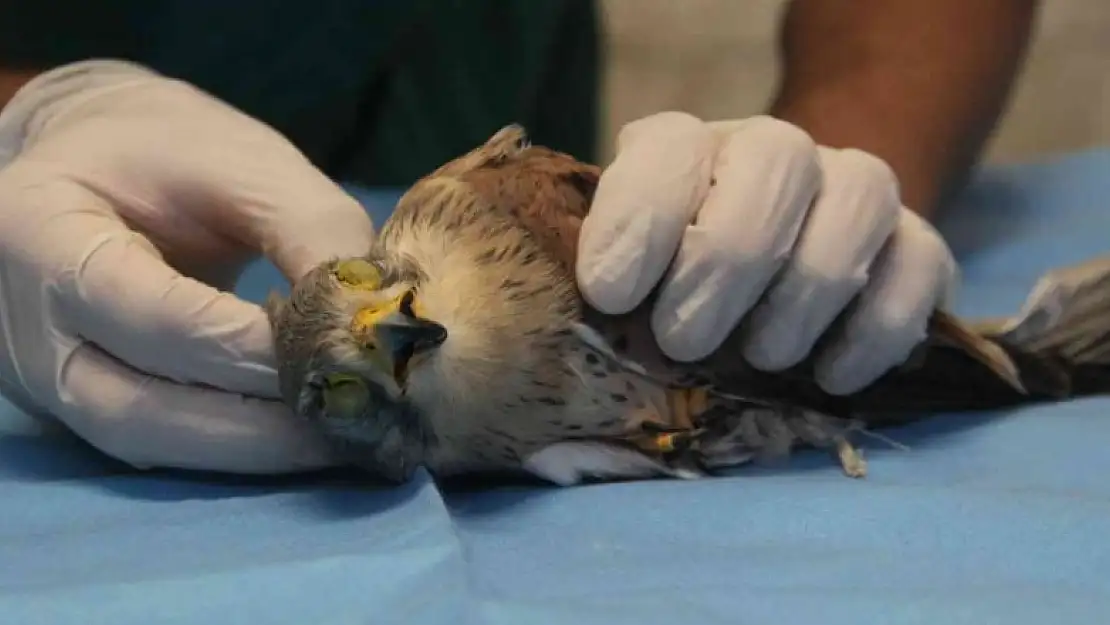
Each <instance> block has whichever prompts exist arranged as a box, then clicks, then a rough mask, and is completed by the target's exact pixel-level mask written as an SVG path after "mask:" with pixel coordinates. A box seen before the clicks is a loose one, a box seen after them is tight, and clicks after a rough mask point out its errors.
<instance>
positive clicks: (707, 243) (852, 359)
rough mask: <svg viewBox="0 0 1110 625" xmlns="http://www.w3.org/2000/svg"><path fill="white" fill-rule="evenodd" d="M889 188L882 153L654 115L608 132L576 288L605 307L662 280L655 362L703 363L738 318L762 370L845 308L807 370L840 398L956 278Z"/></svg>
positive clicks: (903, 352) (947, 257)
mask: <svg viewBox="0 0 1110 625" xmlns="http://www.w3.org/2000/svg"><path fill="white" fill-rule="evenodd" d="M899 195H900V193H899V188H898V183H897V180H896V179H895V176H894V173H893V171H892V170H891V169H890V168H889V167H888V166H887V165H886V164H885V163H884V162H883V161H882V160H880V159H878V158H876V157H874V156H872V155H870V154H867V153H865V152H862V151H859V150H852V149H845V150H838V149H830V148H826V147H821V146H817V145H815V144H814V142H813V140H812V139H811V138H810V137H809V136H808V135H807V134H806V133H805V132H804V131H802V130H801V129H799V128H797V127H795V126H793V125H791V124H789V123H786V122H783V121H779V120H777V119H774V118H771V117H765V116H759V117H753V118H749V119H744V120H738V121H728V122H714V123H705V122H702V121H701V120H699V119H697V118H695V117H692V116H690V115H687V114H684V113H671V112H668V113H660V114H657V115H653V116H650V117H647V118H644V119H641V120H638V121H635V122H633V123H631V124H629V125H627V126H625V127H624V128H623V129H622V130H621V132H620V135H619V137H618V144H617V156H616V157H615V159H614V161H613V163H612V164H611V165H610V166H609V167H608V168H607V169H606V170H605V172H604V174H603V175H602V177H601V182H600V184H599V186H598V189H597V194H596V197H595V199H594V203H593V206H592V208H591V212H590V215H589V217H587V219H586V220H585V223H583V225H582V233H581V239H580V242H579V257H578V280H579V283H580V287H581V289H582V291H583V295H584V297H585V298H586V299H587V300H588V301H589V302H590V303H591V304H592V305H593V306H595V307H596V308H598V309H599V310H601V311H602V312H607V313H611V314H619V313H624V312H628V311H629V310H631V309H632V308H634V307H635V306H636V305H638V304H639V303H640V302H641V301H643V300H644V298H645V297H646V296H647V295H648V294H649V292H650V291H651V290H652V289H653V288H654V287H655V286H656V285H657V284H658V283H659V282H660V280H662V282H663V286H662V291H661V294H660V297H659V300H658V301H657V303H656V304H655V307H654V311H653V328H654V332H655V335H656V339H657V341H658V342H659V346H660V348H661V349H662V350H663V351H664V353H666V354H667V355H668V356H670V357H672V358H674V359H676V360H681V361H691V360H697V359H700V358H703V357H705V356H707V355H709V354H711V353H712V352H713V351H715V350H716V349H717V348H718V347H719V346H720V345H721V343H722V342H723V341H724V339H725V337H726V336H727V335H728V334H729V333H730V332H731V331H732V330H733V329H734V328H735V327H737V325H738V323H740V322H741V321H742V322H743V323H744V327H745V328H746V329H750V335H749V337H748V338H747V340H746V343H745V346H744V350H743V354H742V355H743V357H744V358H745V359H746V360H747V361H748V362H749V363H750V364H751V365H752V366H754V367H756V368H758V369H760V370H764V371H779V370H782V369H785V368H788V367H790V366H792V365H795V364H797V363H798V362H800V361H801V360H803V359H804V358H806V357H807V356H808V355H809V354H810V352H811V351H812V350H813V349H814V346H815V344H816V342H817V340H818V339H819V338H820V337H821V336H822V335H823V334H824V333H825V331H826V330H827V329H829V328H830V325H831V324H832V322H833V321H834V320H835V319H836V318H837V317H838V316H839V315H840V314H841V313H842V312H843V311H845V310H847V311H848V316H847V317H848V318H847V322H846V324H845V326H844V329H843V332H842V333H841V334H839V335H834V336H833V338H834V340H833V341H832V343H831V345H830V347H829V348H828V349H827V350H824V351H822V352H821V353H819V354H817V361H816V376H817V381H818V382H819V383H820V385H821V386H822V387H823V388H824V389H825V390H826V391H828V392H830V393H837V394H843V393H850V392H853V391H856V390H859V389H860V388H862V387H864V386H866V385H868V384H870V383H871V382H873V381H874V380H876V379H877V378H878V377H880V376H881V375H882V374H883V373H884V372H886V371H888V370H889V369H890V368H892V367H894V366H897V365H898V364H900V363H902V362H904V361H905V359H906V358H907V357H908V356H909V354H910V351H911V349H912V348H913V347H914V345H916V344H917V343H919V342H920V341H921V340H922V339H923V338H924V337H925V330H926V323H927V320H928V317H929V315H930V313H931V312H932V311H933V309H934V308H935V307H936V306H938V305H943V303H944V298H945V297H946V296H947V294H948V293H949V291H950V290H951V289H952V288H953V287H954V286H955V282H956V280H957V267H956V263H955V261H954V260H953V258H952V254H951V252H950V251H949V249H948V247H947V245H945V243H944V241H943V239H942V238H941V237H940V235H939V234H938V233H937V232H936V231H935V230H934V229H933V228H932V227H931V226H930V225H929V224H928V223H927V222H925V221H924V220H923V219H921V218H920V217H918V216H917V215H916V214H915V213H913V212H911V211H909V210H907V209H906V208H904V207H903V206H902V204H901V200H900V198H899ZM672 262H673V266H672ZM856 296H859V298H858V303H853V299H854V298H856ZM850 304H851V307H850V308H849V305H850ZM749 313H750V314H749Z"/></svg>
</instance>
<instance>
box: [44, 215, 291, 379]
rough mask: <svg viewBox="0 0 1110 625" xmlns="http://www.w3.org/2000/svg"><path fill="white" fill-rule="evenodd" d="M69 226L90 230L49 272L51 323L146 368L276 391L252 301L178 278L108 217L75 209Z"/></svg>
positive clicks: (265, 326) (265, 329)
mask: <svg viewBox="0 0 1110 625" xmlns="http://www.w3.org/2000/svg"><path fill="white" fill-rule="evenodd" d="M78 220H83V221H84V223H80V222H79V221H78ZM70 227H71V228H74V229H75V230H77V231H84V232H94V233H98V234H97V235H95V236H94V237H92V238H91V239H86V240H85V241H84V245H85V248H84V249H83V250H78V253H77V255H76V258H77V260H76V262H72V263H70V264H69V265H68V266H67V267H65V268H63V270H62V271H61V273H60V275H59V276H58V278H57V285H56V288H55V292H56V296H57V301H56V304H57V305H56V306H55V307H53V308H52V309H51V312H52V314H59V315H60V318H59V319H57V320H55V325H57V326H60V327H68V328H70V330H71V331H72V332H73V333H75V334H77V335H79V336H81V337H83V338H85V339H86V340H89V341H92V342H94V343H96V344H97V345H99V346H100V347H101V348H103V349H104V350H105V351H107V352H109V353H110V354H112V355H113V356H115V357H116V358H119V359H120V360H122V361H124V362H126V363H128V364H129V365H130V366H132V367H134V368H136V369H138V370H141V371H144V372H147V373H151V374H154V375H158V376H161V377H165V378H168V379H170V380H174V381H176V382H180V383H182V384H204V385H208V386H212V387H216V388H220V389H224V390H227V391H232V392H237V393H244V394H247V395H253V396H256V397H271V398H273V397H277V396H278V381H277V371H276V368H275V363H274V355H273V346H272V339H271V332H270V325H269V320H268V319H267V318H266V315H265V313H264V312H263V310H262V309H261V308H260V307H258V306H256V305H254V304H251V303H248V302H245V301H243V300H240V299H239V298H237V297H235V296H234V295H232V294H230V293H224V292H221V291H217V290H216V289H214V288H212V287H210V286H208V285H206V284H203V283H201V282H198V281H196V280H193V279H191V278H186V277H185V276H182V275H181V274H179V273H178V272H177V271H175V270H174V269H173V268H171V267H169V266H168V265H166V264H165V263H164V262H163V261H162V260H161V257H160V256H159V253H158V251H157V249H156V248H155V247H154V246H153V245H151V244H150V242H149V241H148V240H146V239H145V238H144V237H143V236H142V235H140V234H138V233H136V232H133V231H131V230H129V229H127V228H126V227H125V226H124V225H123V224H121V223H120V222H119V221H117V220H115V219H114V218H113V217H111V216H108V215H100V214H83V215H74V216H71V223H70Z"/></svg>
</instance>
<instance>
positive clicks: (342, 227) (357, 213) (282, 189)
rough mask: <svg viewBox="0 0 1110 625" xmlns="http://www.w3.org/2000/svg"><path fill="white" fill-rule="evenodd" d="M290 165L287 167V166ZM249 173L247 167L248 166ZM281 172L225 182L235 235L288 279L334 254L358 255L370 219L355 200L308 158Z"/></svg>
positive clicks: (368, 237)
mask: <svg viewBox="0 0 1110 625" xmlns="http://www.w3.org/2000/svg"><path fill="white" fill-rule="evenodd" d="M287 169H289V168H287ZM248 173H249V172H248ZM282 173H283V174H284V175H283V176H280V177H278V176H258V177H255V178H254V181H252V183H251V184H237V185H235V186H230V187H229V188H231V189H234V190H235V191H234V192H235V197H234V198H233V199H232V201H233V202H234V203H235V205H236V206H234V207H233V208H232V210H231V212H232V213H233V214H234V215H236V216H238V218H239V220H240V221H241V223H240V224H239V226H240V227H239V228H237V230H238V231H239V235H240V236H246V237H247V239H248V240H245V241H243V242H244V243H245V244H247V245H248V246H249V247H252V248H254V249H257V250H258V251H259V253H261V254H262V255H263V256H265V257H266V259H267V260H269V261H270V262H272V263H273V264H274V265H275V266H276V267H277V268H278V270H279V271H281V273H282V274H283V275H284V276H285V277H286V279H288V280H290V281H296V280H298V279H300V277H301V276H303V275H304V274H306V273H308V271H310V270H311V269H312V268H313V267H315V266H317V265H319V264H320V263H322V262H325V261H327V260H330V259H332V258H336V257H343V256H361V255H363V254H366V252H367V251H369V249H370V246H371V245H372V243H373V241H374V224H373V222H372V221H371V219H370V216H369V214H367V212H366V209H365V208H363V206H362V205H361V204H359V202H358V200H356V199H355V198H353V197H352V196H351V195H349V194H348V193H346V192H345V191H344V190H343V189H342V188H341V187H340V186H339V185H337V184H335V183H334V182H332V181H331V180H330V179H328V178H327V177H326V176H324V175H323V173H321V172H319V171H318V170H316V169H315V168H314V167H313V166H312V165H311V164H310V163H309V162H308V161H307V159H305V160H304V161H303V166H302V167H298V168H296V171H285V172H282Z"/></svg>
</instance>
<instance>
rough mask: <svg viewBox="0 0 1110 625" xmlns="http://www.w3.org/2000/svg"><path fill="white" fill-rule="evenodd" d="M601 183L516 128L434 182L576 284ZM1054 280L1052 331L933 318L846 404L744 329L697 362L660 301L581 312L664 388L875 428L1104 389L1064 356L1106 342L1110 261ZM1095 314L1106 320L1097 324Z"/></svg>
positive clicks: (1102, 358)
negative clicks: (678, 340)
mask: <svg viewBox="0 0 1110 625" xmlns="http://www.w3.org/2000/svg"><path fill="white" fill-rule="evenodd" d="M600 175H601V170H600V168H599V167H597V166H595V165H591V164H588V163H583V162H581V161H578V160H576V159H574V158H573V157H571V156H569V155H567V154H563V153H559V152H556V151H553V150H551V149H548V148H545V147H542V146H536V145H529V143H528V139H527V135H526V133H525V131H524V129H523V128H522V127H520V126H518V125H510V126H506V127H505V128H503V129H501V130H500V131H498V132H497V133H496V134H494V135H493V136H492V137H491V138H490V139H489V140H488V141H487V142H486V143H485V144H483V145H481V146H479V147H477V148H476V149H474V150H472V151H471V152H469V153H467V154H464V155H463V156H460V157H459V158H457V159H455V160H453V161H451V162H449V163H447V164H445V165H444V166H442V167H440V168H439V169H438V170H436V171H435V172H433V173H432V174H430V175H429V176H428V178H435V177H441V176H448V177H452V178H456V179H459V180H461V181H464V182H465V183H467V185H468V187H469V188H471V189H473V190H474V191H475V192H477V193H479V194H481V195H482V196H483V197H484V198H485V199H486V200H487V204H488V205H490V206H495V207H496V210H500V211H503V212H504V213H505V214H507V215H510V216H511V218H512V219H513V220H515V221H517V222H518V223H520V224H522V225H523V226H524V228H525V230H526V231H527V232H529V233H530V234H531V236H533V237H535V239H536V240H537V242H538V243H539V244H540V245H541V247H542V248H543V249H544V250H545V252H546V253H547V254H548V255H549V256H550V257H551V258H552V259H554V260H556V261H557V262H558V263H560V264H561V265H562V266H563V267H564V268H565V270H566V276H567V279H568V280H569V281H571V282H573V281H574V276H575V269H574V268H575V262H576V256H577V245H578V233H579V229H580V227H581V225H582V221H583V219H584V218H585V217H586V215H587V213H588V212H589V209H590V204H591V202H592V201H593V196H594V192H595V190H596V188H597V184H598V180H599V178H600ZM1068 272H1070V273H1068ZM1046 280H1049V282H1050V283H1051V282H1052V281H1053V280H1055V282H1056V283H1057V287H1059V284H1058V283H1060V282H1064V283H1065V287H1064V288H1062V291H1063V292H1065V293H1070V294H1071V298H1070V299H1069V300H1068V301H1064V302H1062V303H1061V302H1059V301H1057V302H1054V304H1055V305H1058V306H1063V307H1064V308H1065V309H1069V306H1070V309H1072V310H1073V314H1072V315H1071V316H1070V317H1069V316H1067V315H1063V316H1062V317H1061V316H1057V322H1056V324H1055V325H1052V324H1045V325H1044V327H1039V329H1038V330H1039V331H1034V332H1026V334H1027V335H1028V336H1019V335H1020V332H1019V331H1017V330H1013V329H1010V330H1009V331H1008V333H1007V332H1003V331H1002V329H1003V328H1002V326H997V327H993V326H984V325H978V326H977V325H975V324H973V323H971V322H966V321H964V320H961V319H958V318H956V317H954V316H953V315H951V314H948V313H946V312H944V311H940V310H938V311H936V313H935V314H934V315H933V316H932V318H931V319H930V321H929V327H928V335H927V338H926V339H925V340H924V341H923V342H922V344H921V345H919V347H918V349H917V350H916V351H915V353H914V354H913V356H912V357H911V358H910V359H909V360H908V361H907V362H906V363H905V364H904V365H903V366H902V367H900V368H897V369H895V370H893V371H891V372H889V373H888V374H887V375H886V376H884V377H883V378H881V379H880V380H879V381H877V382H876V383H874V384H872V385H870V386H869V387H867V388H865V389H864V390H862V391H860V392H857V393H855V394H853V395H848V396H832V395H829V394H827V393H825V392H824V391H823V390H821V388H820V387H819V386H818V385H817V384H816V383H815V382H814V379H813V376H812V375H811V373H810V372H811V367H812V361H811V360H807V361H804V362H802V363H801V364H800V365H798V366H796V367H794V368H792V369H790V370H788V371H784V372H776V373H764V372H760V371H757V370H755V369H753V368H751V367H750V366H748V365H746V364H745V363H744V362H743V361H742V360H741V359H739V358H737V357H736V354H738V353H740V350H739V345H740V343H741V341H743V331H744V327H743V324H741V325H740V327H738V328H737V329H736V330H735V331H734V332H733V333H732V335H730V336H729V337H728V338H727V339H726V340H725V342H724V344H723V345H722V347H721V348H720V349H719V350H717V352H716V353H714V354H712V355H710V356H709V357H707V358H705V359H703V360H701V361H698V362H693V363H682V362H677V361H673V360H671V359H669V358H667V357H666V356H665V355H664V354H662V352H661V351H660V350H659V349H658V347H657V345H656V342H655V340H654V339H653V337H652V334H651V329H650V327H651V326H650V310H651V306H652V303H653V300H654V295H653V296H649V298H648V299H647V300H646V301H645V302H643V304H641V305H640V306H639V307H638V308H636V309H635V310H633V311H631V312H629V313H627V314H624V315H603V314H600V313H598V312H596V311H594V310H591V309H590V308H589V306H588V305H587V304H586V303H585V302H584V301H583V302H582V309H583V322H584V324H585V325H586V326H588V327H589V328H592V329H593V330H594V331H596V332H597V335H598V337H599V340H601V341H603V342H604V343H605V344H606V346H607V347H608V348H610V349H611V350H612V352H611V353H613V354H615V356H616V357H619V358H621V359H622V360H623V361H625V362H631V363H634V366H636V367H638V368H642V369H643V370H646V373H647V374H648V375H651V376H654V377H656V378H657V379H659V380H661V381H663V382H664V383H666V384H669V385H672V386H687V387H694V386H708V387H710V388H711V389H713V390H714V391H716V392H719V393H723V394H726V395H731V396H742V397H745V398H750V399H752V400H754V401H764V402H773V403H787V404H792V405H801V406H804V407H807V408H811V409H814V410H818V411H821V412H824V413H826V414H834V415H837V414H854V415H857V416H859V415H861V414H872V415H873V416H872V417H869V418H870V419H874V420H876V421H878V420H882V419H893V420H895V421H897V420H900V419H903V418H904V417H903V416H902V415H907V416H908V415H910V414H914V413H919V412H927V411H935V410H964V409H983V408H990V407H998V406H1004V405H1007V404H1014V403H1022V402H1025V401H1029V400H1030V399H1031V398H1041V399H1043V398H1062V397H1066V396H1069V395H1071V394H1073V393H1075V392H1077V390H1078V391H1079V392H1096V391H1105V390H1108V388H1110V380H1108V379H1107V377H1108V376H1106V375H1101V377H1099V376H1097V375H1095V376H1094V377H1092V375H1093V374H1091V372H1090V371H1088V372H1087V374H1085V375H1086V377H1085V378H1084V379H1085V380H1086V384H1085V386H1084V388H1081V389H1077V388H1076V387H1075V378H1074V376H1075V373H1076V366H1077V365H1079V364H1082V363H1080V362H1079V361H1077V360H1076V359H1075V358H1072V359H1071V360H1069V357H1068V353H1069V352H1068V351H1067V349H1068V348H1069V346H1070V347H1074V346H1075V344H1076V343H1077V342H1078V343H1080V344H1087V343H1091V342H1092V341H1093V342H1095V343H1096V344H1097V345H1100V346H1101V347H1103V348H1106V347H1108V346H1110V260H1107V259H1100V262H1097V261H1096V262H1094V263H1093V264H1089V265H1088V266H1085V267H1084V268H1083V269H1081V270H1076V269H1068V270H1066V271H1063V270H1062V272H1058V273H1056V274H1050V276H1048V277H1046ZM1069 289H1070V290H1069ZM1042 290H1044V287H1042ZM1050 290H1051V289H1050ZM1060 290H1061V289H1060V288H1057V291H1060ZM1076 293H1080V294H1081V295H1082V297H1080V296H1078V295H1076ZM1099 315H1101V316H1099ZM1092 316H1093V317H1095V318H1096V319H1099V320H1101V321H1095V322H1091V321H1090V319H1091V317H1092ZM1025 317H1026V318H1027V319H1028V318H1030V317H1037V314H1036V311H1035V310H1027V311H1026V313H1025ZM1084 320H1086V322H1085V323H1086V325H1083V323H1084ZM1028 325H1029V324H1028V322H1027V323H1026V326H1025V327H1028ZM1052 328H1054V330H1052V332H1055V336H1056V338H1057V340H1056V342H1055V343H1052V342H1051V341H1048V342H1047V343H1046V342H1045V341H1044V340H1042V341H1041V343H1037V340H1038V339H1037V337H1043V336H1044V335H1045V334H1046V333H1048V334H1051V332H1049V330H1050V329H1052ZM1069 328H1076V329H1077V330H1078V331H1079V332H1080V335H1078V336H1076V335H1075V332H1069ZM993 330H997V331H993ZM829 334H830V335H832V333H829ZM1019 338H1020V339H1021V340H1017V339H1019ZM1073 351H1074V350H1073ZM1104 352H1110V349H1101V350H1099V349H1088V350H1087V351H1086V352H1085V353H1087V354H1088V355H1091V354H1095V355H1098V356H1099V358H1098V359H1094V358H1088V360H1087V361H1085V364H1087V365H1090V366H1097V367H1101V366H1102V365H1103V364H1105V363H1110V357H1106V356H1107V354H1106V353H1104ZM1096 360H1097V362H1096ZM1099 371H1102V369H1099ZM880 414H882V415H885V416H880ZM892 415H893V416H892Z"/></svg>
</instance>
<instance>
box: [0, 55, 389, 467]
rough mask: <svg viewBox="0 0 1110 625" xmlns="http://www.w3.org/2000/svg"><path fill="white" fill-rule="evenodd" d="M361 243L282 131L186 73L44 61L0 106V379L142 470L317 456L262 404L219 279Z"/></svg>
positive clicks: (258, 368) (266, 336)
mask: <svg viewBox="0 0 1110 625" xmlns="http://www.w3.org/2000/svg"><path fill="white" fill-rule="evenodd" d="M372 236H373V228H372V224H371V223H370V220H369V217H368V216H367V215H366V212H365V211H364V210H363V209H362V208H361V207H360V206H359V204H358V203H357V202H356V201H355V200H354V199H353V198H351V197H350V196H348V195H347V194H345V193H344V192H343V191H342V190H341V189H340V188H339V187H338V186H336V185H335V184H333V183H332V182H331V181H329V180H328V179H327V178H326V177H324V176H323V175H322V174H321V173H320V172H318V171H317V170H316V169H315V168H314V167H313V166H312V165H311V164H310V163H309V162H308V160H307V159H305V158H304V156H303V155H302V154H301V153H300V152H298V151H297V150H296V149H295V148H294V147H293V146H292V145H291V144H290V143H288V142H287V141H286V140H285V139H284V138H282V137H281V136H280V135H279V134H278V133H276V132H275V131H274V130H272V129H270V128H269V127H267V126H264V125H263V124H261V123H259V122H257V121H255V120H253V119H251V118H249V117H247V116H245V115H243V114H242V113H240V112H238V111H236V110H234V109H232V108H231V107H229V106H227V105H225V104H223V103H220V102H218V101H217V100H215V99H213V98H211V97H209V96H208V95H206V94H204V93H202V92H200V91H199V90H197V89H195V88H193V87H191V86H189V85H186V84H184V83H181V82H178V81H173V80H169V79H167V78H164V77H160V76H158V75H156V74H154V73H152V72H150V71H148V70H146V69H144V68H141V67H138V66H135V65H131V64H125V63H119V62H111V61H93V62H83V63H78V64H74V65H69V66H65V67H61V68H58V69H56V70H54V71H51V72H49V73H46V74H43V75H41V76H39V77H38V78H36V79H34V80H32V81H31V82H29V83H28V84H27V85H25V86H24V88H23V89H22V90H20V91H19V93H18V94H17V95H16V97H15V99H14V100H13V101H12V102H11V103H10V104H9V106H8V107H6V108H5V109H4V110H3V112H2V113H0V330H2V334H0V385H2V386H0V389H2V390H3V392H4V394H5V395H6V396H8V397H9V399H11V400H12V401H13V402H15V403H17V404H18V405H20V406H21V407H23V408H24V409H26V410H28V411H30V412H33V413H35V414H37V415H50V416H52V417H56V418H57V419H59V420H60V421H62V422H63V423H64V424H65V425H66V426H68V427H69V428H70V429H72V430H73V431H74V432H76V433H77V434H78V435H80V436H81V437H83V438H84V439H86V440H87V441H89V442H90V443H91V444H92V445H94V446H96V447H98V448H99V449H101V450H102V451H104V452H106V453H107V454H109V455H111V456H115V457H116V458H118V459H120V460H123V461H125V462H127V463H130V464H132V465H134V466H137V467H143V468H145V467H174V468H186V469H200V470H212V471H229V472H242V473H276V472H286V471H297V470H302V469H312V468H318V467H323V466H327V465H329V464H331V463H332V460H331V458H329V454H328V452H327V448H326V446H325V445H324V443H323V441H322V440H321V439H320V438H319V436H318V435H317V434H316V433H315V432H314V431H313V430H311V429H310V428H309V427H308V425H307V424H306V423H303V422H300V421H299V420H297V419H296V418H295V417H294V416H293V414H292V412H291V411H289V410H287V409H286V408H285V407H283V406H282V405H281V404H279V403H277V402H276V401H273V400H274V398H276V397H277V388H278V386H277V374H276V371H275V364H274V360H273V353H272V349H271V344H270V340H271V337H270V329H269V325H268V322H267V319H266V316H265V314H264V313H263V311H262V310H261V309H260V308H259V307H258V306H255V305H253V304H250V303H247V302H244V301H242V300H239V299H238V298H236V297H234V296H233V295H231V294H229V293H227V292H225V290H228V289H230V288H231V287H232V286H233V284H234V282H235V279H236V277H237V276H238V274H239V273H240V271H241V270H242V269H243V267H244V265H245V264H246V263H247V262H248V261H249V260H250V259H252V258H253V257H256V256H257V255H258V254H259V253H262V254H265V255H266V256H267V257H268V258H270V259H271V260H272V261H273V262H274V263H275V265H277V266H278V267H279V268H280V269H281V270H282V271H283V272H284V273H285V274H286V275H287V276H290V277H297V276H299V275H301V274H302V273H303V272H305V271H306V270H307V269H308V268H310V267H311V266H312V265H314V264H315V263H317V262H320V261H323V260H326V259H327V258H328V257H330V256H332V255H342V254H355V253H362V252H364V251H365V249H366V248H367V246H368V245H369V242H370V241H371V238H372ZM244 396H247V397H244ZM256 398H266V399H256Z"/></svg>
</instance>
